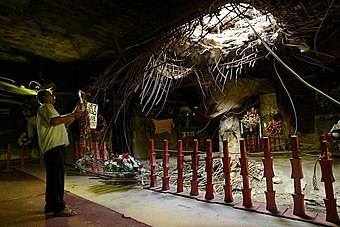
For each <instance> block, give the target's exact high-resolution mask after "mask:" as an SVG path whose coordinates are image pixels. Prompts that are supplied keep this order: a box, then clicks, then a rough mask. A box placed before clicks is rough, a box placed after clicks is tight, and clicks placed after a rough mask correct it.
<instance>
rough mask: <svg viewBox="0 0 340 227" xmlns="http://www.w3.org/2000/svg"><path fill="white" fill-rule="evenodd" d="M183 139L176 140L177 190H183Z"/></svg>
mask: <svg viewBox="0 0 340 227" xmlns="http://www.w3.org/2000/svg"><path fill="white" fill-rule="evenodd" d="M183 158H184V155H183V141H182V140H178V153H177V175H178V177H177V192H183Z"/></svg>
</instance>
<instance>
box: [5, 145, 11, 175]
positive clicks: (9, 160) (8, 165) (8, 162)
mask: <svg viewBox="0 0 340 227" xmlns="http://www.w3.org/2000/svg"><path fill="white" fill-rule="evenodd" d="M10 168H11V144H7V162H6V170H9V169H10Z"/></svg>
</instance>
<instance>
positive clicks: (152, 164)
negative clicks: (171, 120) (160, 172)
mask: <svg viewBox="0 0 340 227" xmlns="http://www.w3.org/2000/svg"><path fill="white" fill-rule="evenodd" d="M150 172H151V173H150V187H151V188H153V187H156V185H157V175H156V153H155V144H154V140H153V139H150Z"/></svg>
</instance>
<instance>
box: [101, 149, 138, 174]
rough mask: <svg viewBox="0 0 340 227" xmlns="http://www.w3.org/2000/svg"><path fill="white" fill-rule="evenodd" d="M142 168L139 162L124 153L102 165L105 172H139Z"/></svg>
mask: <svg viewBox="0 0 340 227" xmlns="http://www.w3.org/2000/svg"><path fill="white" fill-rule="evenodd" d="M143 168H144V167H143V165H141V164H140V161H139V160H137V159H134V158H133V157H132V156H130V155H129V154H125V153H124V154H121V155H119V156H118V157H117V158H114V159H112V160H108V161H105V162H104V164H103V170H104V171H106V172H140V171H141V170H142V169H143Z"/></svg>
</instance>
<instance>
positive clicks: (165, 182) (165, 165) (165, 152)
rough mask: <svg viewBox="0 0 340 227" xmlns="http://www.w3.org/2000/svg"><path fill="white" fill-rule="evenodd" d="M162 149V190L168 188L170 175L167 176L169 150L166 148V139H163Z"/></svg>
mask: <svg viewBox="0 0 340 227" xmlns="http://www.w3.org/2000/svg"><path fill="white" fill-rule="evenodd" d="M163 142H164V150H163V178H162V183H163V184H162V190H169V189H170V185H169V183H170V177H169V156H170V154H169V150H168V146H169V145H168V140H166V139H165V140H164V141H163Z"/></svg>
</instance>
